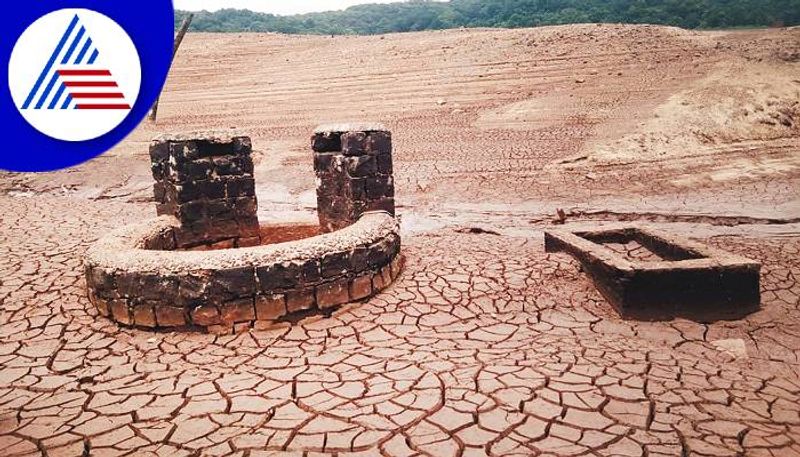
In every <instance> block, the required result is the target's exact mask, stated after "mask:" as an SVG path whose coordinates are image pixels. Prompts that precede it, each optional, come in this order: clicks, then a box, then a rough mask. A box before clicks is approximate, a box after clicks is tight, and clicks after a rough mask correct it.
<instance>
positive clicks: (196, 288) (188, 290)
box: [178, 272, 209, 303]
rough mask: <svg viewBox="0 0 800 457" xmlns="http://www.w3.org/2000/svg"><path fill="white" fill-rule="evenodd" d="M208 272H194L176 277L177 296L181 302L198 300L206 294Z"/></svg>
mask: <svg viewBox="0 0 800 457" xmlns="http://www.w3.org/2000/svg"><path fill="white" fill-rule="evenodd" d="M208 274H209V273H202V272H198V273H194V274H189V275H184V276H181V277H180V278H179V279H178V297H179V298H180V299H181V300H182V301H183V303H191V302H193V301H200V300H202V299H203V298H205V296H206V286H207V284H208Z"/></svg>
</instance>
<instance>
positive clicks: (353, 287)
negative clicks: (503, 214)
mask: <svg viewBox="0 0 800 457" xmlns="http://www.w3.org/2000/svg"><path fill="white" fill-rule="evenodd" d="M312 148H313V150H314V170H315V173H316V175H317V195H318V214H319V220H320V230H319V231H320V232H322V234H321V235H318V236H312V237H308V238H303V239H295V240H291V241H285V242H279V243H270V241H269V240H272V239H280V238H281V234H282V233H283V232H287V231H288V232H291V231H292V230H294V228H292V227H291V226H289V227H287V226H286V225H282V224H259V222H258V218H257V201H256V196H255V181H254V179H253V162H252V158H251V152H252V146H251V142H250V139H249V138H247V137H245V136H238V135H231V134H227V133H214V132H206V133H199V134H191V135H169V136H162V137H159V138H157V139H155V140H154V141H153V143H152V145H151V148H150V156H151V160H152V170H153V177H154V178H155V180H156V182H155V185H154V196H155V199H156V202H157V213H158V217H157V218H154V219H151V220H148V221H145V222H143V223H140V224H137V225H134V226H131V227H126V228H124V229H122V230H119V231H117V232H114V233H112V234H110V235H108V236H106V237H103V238H102V239H100V240H99V241H98V242H96V243H95V244H94V245H92V246H91V247H90V249H89V250H88V252H87V254H86V259H85V270H86V282H87V288H88V294H89V298H90V300H91V301H92V303H93V304H94V305H95V307H96V308H97V310H98V311H99V313H100V314H101V315H103V316H106V317H108V318H110V319H111V320H114V321H116V322H118V323H120V324H124V325H130V326H137V327H146V328H174V327H204V328H206V329H208V330H209V331H212V332H215V333H225V332H230V331H234V330H236V329H243V328H250V327H251V326H253V325H254V326H256V327H263V326H268V325H271V324H272V323H273V322H275V321H276V320H279V319H282V318H284V317H285V316H287V315H290V314H292V313H297V312H301V311H306V310H313V309H322V310H324V309H330V308H333V307H336V306H338V305H341V304H344V303H348V302H352V301H358V300H363V299H366V298H368V297H370V296H372V295H374V294H376V293H378V292H379V291H380V290H382V289H383V288H385V287H387V286H388V285H390V284H391V283H392V281H394V279H395V278H396V277H397V276H398V275H399V273H400V270H401V269H402V256H401V255H400V236H399V229H398V225H397V221H396V220H395V217H394V186H393V182H392V169H391V163H392V159H391V154H392V150H391V134H390V132H389V131H388V130H386V129H385V128H383V127H382V126H380V125H372V124H369V125H367V124H361V125H351V126H332V127H322V128H320V129H317V131H316V132H315V134H314V136H313V137H312ZM301 231H302V230H301ZM275 235H277V236H275Z"/></svg>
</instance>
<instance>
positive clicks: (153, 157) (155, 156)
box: [150, 141, 169, 163]
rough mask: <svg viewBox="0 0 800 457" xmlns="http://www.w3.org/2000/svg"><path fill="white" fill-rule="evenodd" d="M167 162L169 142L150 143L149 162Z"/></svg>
mask: <svg viewBox="0 0 800 457" xmlns="http://www.w3.org/2000/svg"><path fill="white" fill-rule="evenodd" d="M167 160H169V142H167V141H153V142H151V143H150V161H151V162H154V163H161V162H166V161H167Z"/></svg>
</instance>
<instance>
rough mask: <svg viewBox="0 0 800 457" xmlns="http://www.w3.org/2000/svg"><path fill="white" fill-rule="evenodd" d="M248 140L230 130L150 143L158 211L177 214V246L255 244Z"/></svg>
mask: <svg viewBox="0 0 800 457" xmlns="http://www.w3.org/2000/svg"><path fill="white" fill-rule="evenodd" d="M251 152H252V146H251V143H250V138H248V137H246V136H237V135H235V134H230V133H228V132H203V133H195V134H191V135H162V136H160V137H158V138H156V139H155V140H153V142H152V144H151V145H150V159H151V163H152V171H153V178H155V180H156V183H155V184H154V186H153V192H154V195H155V200H156V203H157V206H156V210H157V212H158V215H165V214H166V215H172V216H175V217H176V218H177V219H178V220H179V221H180V224H181V230H179V231H178V232H177V233H176V234H175V246H174V247H175V248H178V249H186V248H200V249H202V248H208V247H212V248H232V247H245V246H253V245H258V244H259V229H258V218H257V216H256V213H257V210H258V202H257V201H256V191H255V181H254V180H253V159H252V158H251V157H250V154H251Z"/></svg>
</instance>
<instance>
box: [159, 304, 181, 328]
mask: <svg viewBox="0 0 800 457" xmlns="http://www.w3.org/2000/svg"><path fill="white" fill-rule="evenodd" d="M156 321H157V322H158V325H159V326H160V327H180V326H183V325H186V318H185V316H184V315H183V308H177V307H174V306H165V305H156Z"/></svg>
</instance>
